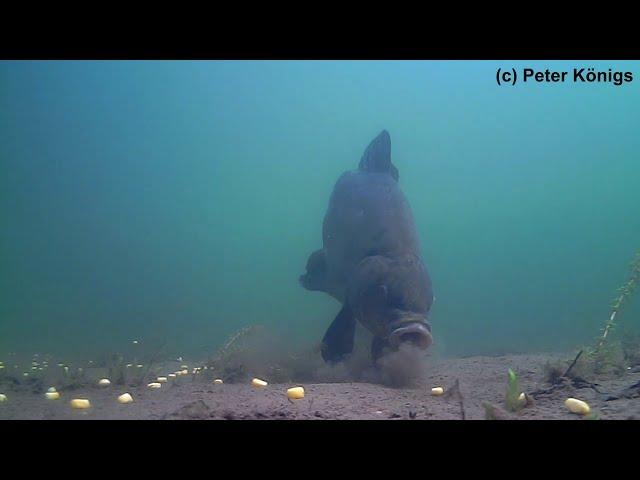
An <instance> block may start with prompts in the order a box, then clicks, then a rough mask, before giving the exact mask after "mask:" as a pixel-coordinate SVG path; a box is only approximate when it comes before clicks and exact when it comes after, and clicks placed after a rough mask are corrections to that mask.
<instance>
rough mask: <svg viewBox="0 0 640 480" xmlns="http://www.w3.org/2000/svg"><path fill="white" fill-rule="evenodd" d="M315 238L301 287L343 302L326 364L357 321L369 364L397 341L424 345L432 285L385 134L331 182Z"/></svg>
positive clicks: (339, 355)
mask: <svg viewBox="0 0 640 480" xmlns="http://www.w3.org/2000/svg"><path fill="white" fill-rule="evenodd" d="M322 236H323V248H322V249H321V250H317V251H315V252H313V253H312V254H311V256H310V257H309V260H308V261H307V272H306V273H305V274H304V275H302V276H301V277H300V283H301V284H302V286H303V287H305V288H306V289H308V290H317V291H323V292H326V293H328V294H329V295H331V296H332V297H334V298H336V299H337V300H338V301H339V302H341V303H342V304H343V307H342V309H341V310H340V312H339V313H338V315H337V316H336V318H335V320H334V321H333V323H332V324H331V325H330V326H329V329H328V330H327V332H326V334H325V336H324V338H323V342H322V356H323V358H324V359H325V361H330V362H336V361H341V360H344V358H345V357H346V356H347V355H349V354H350V353H351V352H352V350H353V341H354V334H355V326H356V321H359V322H360V323H361V324H362V325H364V326H365V327H366V328H367V329H368V330H369V331H371V333H373V335H374V340H373V344H372V355H373V358H374V359H377V358H378V357H379V356H380V355H381V353H382V350H383V348H385V347H390V348H391V349H397V348H398V347H399V345H400V344H401V343H404V342H410V343H412V344H414V345H416V346H418V347H419V348H421V349H426V348H428V347H429V346H430V345H431V343H432V336H431V326H430V324H429V322H428V314H429V310H430V309H431V305H432V303H433V292H432V288H431V280H430V278H429V274H428V272H427V269H426V267H425V265H424V263H423V261H422V258H421V255H420V242H419V239H418V235H417V232H416V228H415V224H414V221H413V215H412V213H411V209H410V207H409V204H408V202H407V200H406V198H405V196H404V194H403V193H402V191H401V190H400V187H399V186H398V170H397V169H396V167H395V166H394V165H393V164H392V163H391V138H390V137H389V133H388V132H387V131H386V130H383V131H382V132H381V133H380V134H379V135H378V136H377V137H376V138H375V139H374V140H373V141H372V142H371V144H370V145H369V146H368V147H367V149H366V150H365V152H364V155H363V156H362V159H361V160H360V164H359V166H358V170H355V171H350V172H346V173H344V174H343V175H342V176H341V177H340V178H339V179H338V181H337V183H336V185H335V187H334V189H333V193H332V194H331V199H330V201H329V208H328V210H327V213H326V215H325V217H324V223H323V232H322Z"/></svg>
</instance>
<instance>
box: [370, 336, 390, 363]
mask: <svg viewBox="0 0 640 480" xmlns="http://www.w3.org/2000/svg"><path fill="white" fill-rule="evenodd" d="M388 347H389V342H388V341H387V340H386V339H384V338H380V337H373V340H372V342H371V359H372V360H373V363H374V364H377V362H378V360H379V359H380V357H382V355H384V353H385V350H386V349H387V348H388Z"/></svg>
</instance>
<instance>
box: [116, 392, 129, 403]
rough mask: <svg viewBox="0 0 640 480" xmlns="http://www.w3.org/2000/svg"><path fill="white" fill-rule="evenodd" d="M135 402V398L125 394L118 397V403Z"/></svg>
mask: <svg viewBox="0 0 640 480" xmlns="http://www.w3.org/2000/svg"><path fill="white" fill-rule="evenodd" d="M131 402H133V397H132V396H131V395H130V394H128V393H123V394H122V395H120V396H119V397H118V403H131Z"/></svg>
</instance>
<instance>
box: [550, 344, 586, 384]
mask: <svg viewBox="0 0 640 480" xmlns="http://www.w3.org/2000/svg"><path fill="white" fill-rule="evenodd" d="M580 355H582V350H580V351H579V352H578V354H577V355H576V358H574V359H573V362H571V365H569V368H567V369H566V370H565V372H564V373H563V374H562V375H560V377H558V378H557V379H556V381H555V382H554V383H558V381H559V380H560V379H561V378H563V377H565V378H566V377H567V375H569V372H570V371H571V369H572V368H573V367H574V366H575V364H576V362H577V361H578V359H579V358H580Z"/></svg>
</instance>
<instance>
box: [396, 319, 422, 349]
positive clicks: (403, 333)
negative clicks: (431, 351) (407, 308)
mask: <svg viewBox="0 0 640 480" xmlns="http://www.w3.org/2000/svg"><path fill="white" fill-rule="evenodd" d="M403 343H408V344H410V345H414V346H416V347H418V348H419V349H420V350H426V349H427V348H429V347H430V346H431V344H432V343H433V337H432V336H431V329H430V328H429V326H428V325H426V324H424V323H421V322H411V323H405V324H403V325H401V326H399V327H398V328H396V329H394V330H393V331H392V332H391V335H389V344H390V345H391V346H392V347H393V348H398V347H399V346H400V345H401V344H403Z"/></svg>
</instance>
